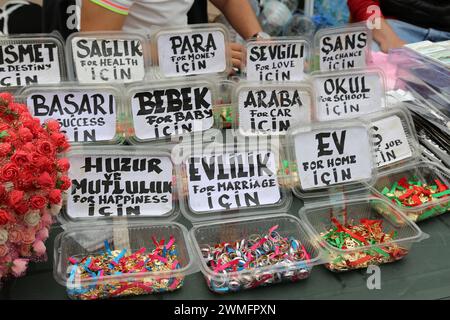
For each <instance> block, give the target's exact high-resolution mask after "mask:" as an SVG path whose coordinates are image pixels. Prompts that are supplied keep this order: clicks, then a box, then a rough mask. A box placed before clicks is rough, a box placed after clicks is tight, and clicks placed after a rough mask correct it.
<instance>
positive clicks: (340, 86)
mask: <svg viewBox="0 0 450 320" xmlns="http://www.w3.org/2000/svg"><path fill="white" fill-rule="evenodd" d="M311 76H312V82H313V84H314V91H315V92H316V99H315V104H314V106H315V110H314V116H315V119H316V120H317V121H330V120H339V119H350V118H355V117H359V116H362V117H363V116H364V115H366V114H369V113H373V112H377V111H381V110H383V109H384V108H385V107H386V95H385V81H384V75H383V73H382V71H381V70H376V69H355V70H344V71H333V72H313V73H312V75H311Z"/></svg>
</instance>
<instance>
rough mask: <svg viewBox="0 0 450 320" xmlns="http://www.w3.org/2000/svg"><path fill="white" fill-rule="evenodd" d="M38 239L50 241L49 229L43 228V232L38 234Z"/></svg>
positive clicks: (40, 231)
mask: <svg viewBox="0 0 450 320" xmlns="http://www.w3.org/2000/svg"><path fill="white" fill-rule="evenodd" d="M36 239H38V240H41V241H45V240H47V239H48V229H47V228H42V229H41V230H39V232H38V233H37V234H36Z"/></svg>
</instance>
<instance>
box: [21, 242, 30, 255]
mask: <svg viewBox="0 0 450 320" xmlns="http://www.w3.org/2000/svg"><path fill="white" fill-rule="evenodd" d="M19 254H20V256H21V257H31V245H30V244H25V243H23V244H21V245H20V247H19Z"/></svg>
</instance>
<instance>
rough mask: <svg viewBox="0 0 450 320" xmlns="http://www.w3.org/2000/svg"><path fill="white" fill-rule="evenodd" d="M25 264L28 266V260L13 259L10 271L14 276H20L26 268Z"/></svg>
mask: <svg viewBox="0 0 450 320" xmlns="http://www.w3.org/2000/svg"><path fill="white" fill-rule="evenodd" d="M27 266H28V260H26V259H15V260H14V261H13V265H12V267H11V271H12V273H13V274H14V275H15V276H16V277H20V276H21V275H23V274H24V273H25V271H26V270H27Z"/></svg>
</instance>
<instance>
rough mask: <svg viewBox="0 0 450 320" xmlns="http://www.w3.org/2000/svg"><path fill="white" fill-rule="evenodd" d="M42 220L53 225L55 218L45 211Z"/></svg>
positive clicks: (47, 224)
mask: <svg viewBox="0 0 450 320" xmlns="http://www.w3.org/2000/svg"><path fill="white" fill-rule="evenodd" d="M41 220H42V221H43V222H44V224H45V225H46V226H49V225H51V224H52V222H53V218H52V216H51V215H49V214H48V212H46V213H44V214H43V215H42V218H41Z"/></svg>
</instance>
